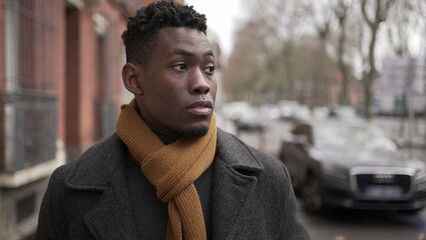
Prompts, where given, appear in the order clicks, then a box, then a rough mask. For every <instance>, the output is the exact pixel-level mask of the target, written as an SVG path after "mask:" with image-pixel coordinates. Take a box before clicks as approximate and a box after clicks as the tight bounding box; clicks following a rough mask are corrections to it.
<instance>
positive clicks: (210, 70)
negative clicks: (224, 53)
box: [204, 66, 216, 74]
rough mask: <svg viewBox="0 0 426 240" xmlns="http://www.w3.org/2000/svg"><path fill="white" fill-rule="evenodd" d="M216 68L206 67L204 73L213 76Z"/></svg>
mask: <svg viewBox="0 0 426 240" xmlns="http://www.w3.org/2000/svg"><path fill="white" fill-rule="evenodd" d="M215 68H216V67H215V66H208V67H206V68H205V69H204V71H205V72H206V73H207V74H213V73H214V70H215Z"/></svg>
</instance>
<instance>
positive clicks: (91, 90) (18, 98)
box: [0, 0, 143, 240]
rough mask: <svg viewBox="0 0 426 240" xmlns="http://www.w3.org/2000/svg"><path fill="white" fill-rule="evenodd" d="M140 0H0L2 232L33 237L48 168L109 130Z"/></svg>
mask: <svg viewBox="0 0 426 240" xmlns="http://www.w3.org/2000/svg"><path fill="white" fill-rule="evenodd" d="M142 4H143V2H142V0H0V239H5V240H6V239H7V240H14V239H31V238H32V235H33V233H34V230H35V228H36V226H37V217H38V211H39V207H40V203H41V200H42V197H43V194H44V192H45V189H46V186H47V182H48V179H49V176H50V174H51V173H52V171H53V170H54V169H55V168H56V167H58V166H60V165H62V164H64V163H65V162H67V161H70V160H72V159H74V158H76V157H77V156H79V155H80V154H81V153H82V152H83V151H84V150H85V149H87V148H88V147H89V146H90V145H92V144H93V143H94V142H96V141H98V140H100V139H102V138H104V137H105V136H107V135H109V134H111V133H112V132H113V131H114V129H115V121H116V118H117V116H118V112H119V106H120V105H121V103H122V102H123V100H122V93H123V91H122V84H121V67H122V65H123V63H124V48H123V45H122V41H121V33H122V31H123V30H124V29H125V27H126V23H127V16H129V15H131V14H133V13H134V12H135V11H136V9H137V8H139V7H141V6H142Z"/></svg>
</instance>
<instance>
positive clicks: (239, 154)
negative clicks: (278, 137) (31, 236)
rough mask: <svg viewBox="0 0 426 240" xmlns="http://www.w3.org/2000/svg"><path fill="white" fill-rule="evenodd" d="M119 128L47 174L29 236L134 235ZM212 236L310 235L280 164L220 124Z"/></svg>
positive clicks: (43, 239) (263, 239)
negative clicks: (33, 229) (32, 233)
mask: <svg viewBox="0 0 426 240" xmlns="http://www.w3.org/2000/svg"><path fill="white" fill-rule="evenodd" d="M126 151H127V148H126V146H125V145H124V143H123V142H122V141H121V140H120V139H119V137H118V136H117V134H114V135H112V136H111V137H109V138H107V139H105V140H104V141H102V142H99V143H98V144H96V145H94V146H93V147H91V148H90V149H89V150H87V151H86V152H85V153H84V154H83V155H82V156H81V157H80V158H79V159H77V160H75V161H72V162H70V163H68V164H66V165H64V166H62V167H59V168H58V169H57V170H55V172H54V173H53V174H52V177H51V179H50V182H49V186H48V189H47V192H46V194H45V196H44V198H43V202H42V205H41V209H40V216H39V225H38V228H37V232H36V236H35V239H40V240H47V239H60V240H65V239H120V240H132V239H136V226H135V223H134V220H133V215H132V212H131V209H132V208H131V206H130V199H129V193H128V190H127V186H126V180H125V179H126V177H125V175H124V174H125V168H124V160H123V158H124V155H125V154H126ZM213 172H214V176H213V190H212V191H213V193H212V204H213V205H212V216H211V219H212V235H213V239H215V240H216V239H217V240H221V239H244V240H246V239H256V240H268V239H290V240H296V239H309V237H308V233H307V231H306V230H305V228H304V227H303V226H302V224H301V222H300V221H299V219H298V217H297V215H296V200H295V197H294V193H293V190H292V188H291V183H290V178H289V175H288V172H287V170H286V168H285V166H284V164H283V163H281V162H280V161H278V160H276V159H274V158H272V157H270V156H268V155H266V154H263V153H261V152H259V151H257V150H255V149H253V148H251V147H249V146H247V145H245V144H244V143H242V142H241V141H240V140H238V139H237V138H235V137H234V136H232V135H230V134H228V133H226V132H224V131H222V130H220V129H219V130H218V140H217V150H216V156H215V159H214V168H213Z"/></svg>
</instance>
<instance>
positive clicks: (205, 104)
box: [185, 101, 213, 116]
mask: <svg viewBox="0 0 426 240" xmlns="http://www.w3.org/2000/svg"><path fill="white" fill-rule="evenodd" d="M212 108H213V104H212V103H211V102H210V101H196V102H193V103H191V104H190V105H189V106H188V107H186V108H185V110H186V111H188V112H190V113H192V114H195V115H200V116H205V115H209V114H210V112H211V111H212Z"/></svg>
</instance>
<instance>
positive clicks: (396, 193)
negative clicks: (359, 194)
mask: <svg viewBox="0 0 426 240" xmlns="http://www.w3.org/2000/svg"><path fill="white" fill-rule="evenodd" d="M364 197H365V198H371V199H398V198H401V197H402V187H400V186H368V187H367V188H366V189H365V191H364Z"/></svg>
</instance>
